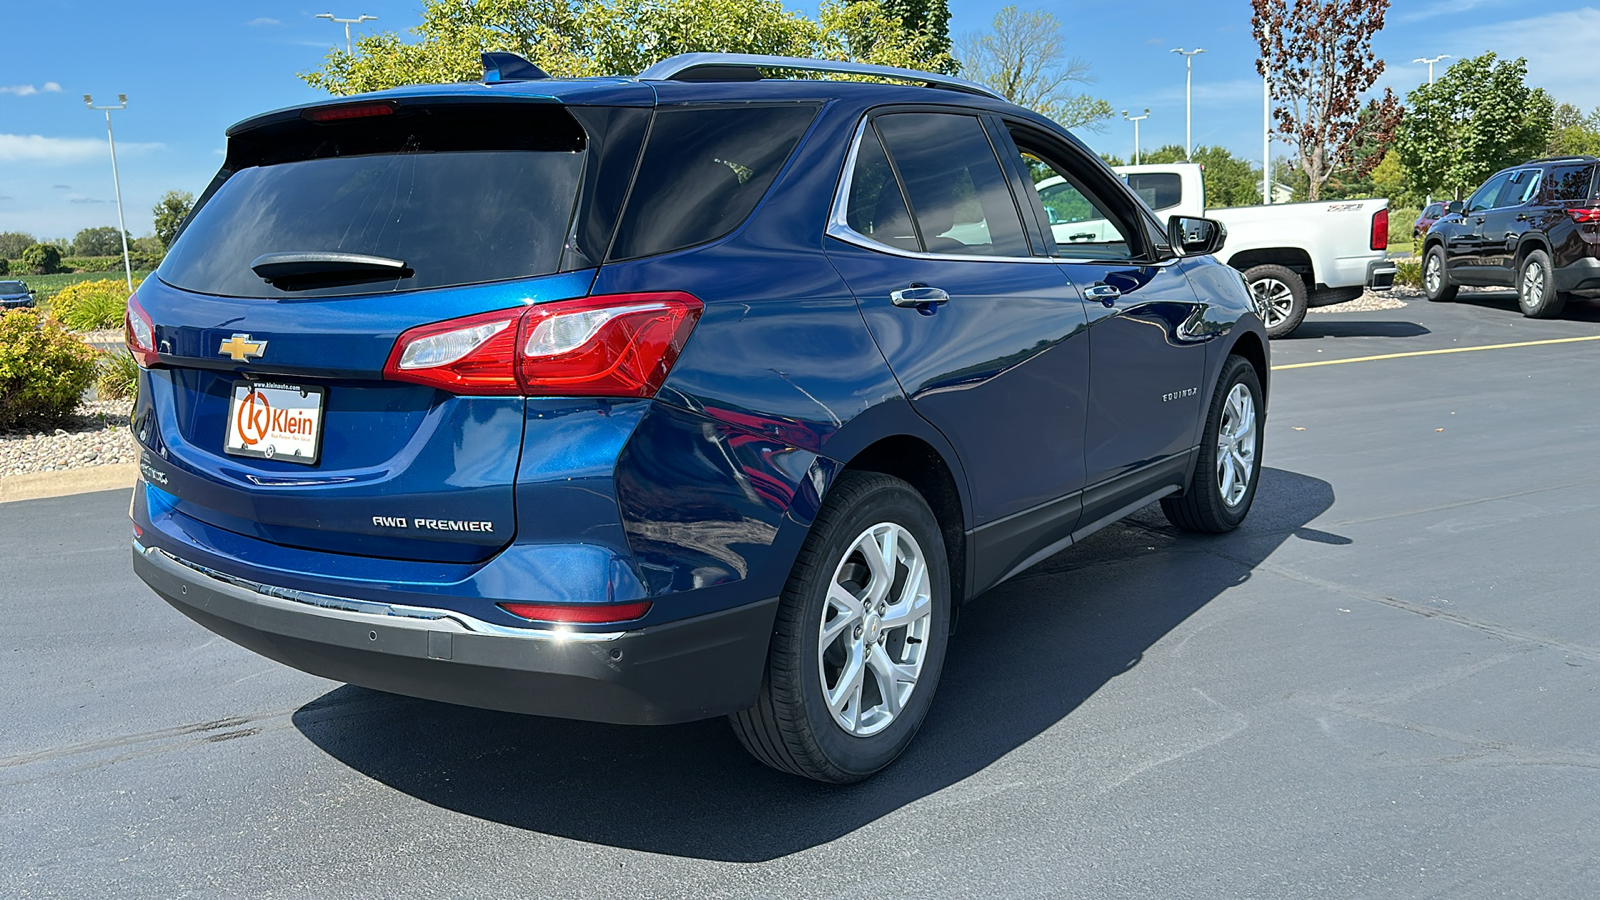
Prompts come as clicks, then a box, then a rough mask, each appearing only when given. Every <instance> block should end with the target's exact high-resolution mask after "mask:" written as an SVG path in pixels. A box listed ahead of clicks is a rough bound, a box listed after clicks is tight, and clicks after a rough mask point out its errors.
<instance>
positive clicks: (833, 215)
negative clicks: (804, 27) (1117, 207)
mask: <svg viewBox="0 0 1600 900" xmlns="http://www.w3.org/2000/svg"><path fill="white" fill-rule="evenodd" d="M908 111H909V110H908ZM928 114H929V115H935V116H941V115H944V116H948V115H957V116H972V117H973V118H978V117H979V113H978V112H977V111H975V110H974V111H970V112H969V111H966V110H961V111H951V112H929V113H928ZM874 115H875V113H871V112H869V113H867V114H866V115H864V116H862V117H861V124H859V125H857V126H856V133H855V137H854V138H852V139H851V141H850V152H849V153H848V154H847V155H846V156H845V161H844V172H843V174H842V175H840V177H839V183H838V186H837V187H835V188H834V192H833V207H832V209H831V211H830V212H829V214H828V227H827V230H826V234H827V236H828V237H831V238H835V239H837V240H841V241H844V242H845V243H847V244H853V245H855V246H857V247H860V248H862V249H863V250H872V251H875V252H878V253H885V254H888V255H889V256H898V257H901V258H903V259H926V260H935V261H940V262H997V263H998V262H1005V263H1044V264H1046V265H1057V264H1060V265H1111V266H1139V267H1161V266H1166V265H1170V264H1172V263H1173V262H1176V261H1177V259H1176V258H1174V259H1166V260H1161V261H1160V262H1135V261H1132V260H1126V259H1101V258H1098V257H1088V258H1081V259H1080V258H1076V257H1066V256H980V255H978V254H963V253H925V252H923V251H921V250H903V249H901V248H899V247H891V246H889V245H888V244H882V243H879V242H878V241H875V240H873V239H872V238H869V237H867V236H866V235H864V234H862V233H860V232H859V231H856V230H855V229H854V228H851V227H850V216H849V206H850V183H851V181H852V179H854V178H855V173H856V154H857V153H859V152H860V150H861V139H862V137H863V136H864V135H865V134H866V132H867V126H868V125H869V124H871V122H872V118H873V116H874ZM888 151H889V148H887V147H885V148H884V152H885V153H887V152H888ZM997 162H998V160H997ZM1007 190H1010V188H1009V186H1008V187H1007ZM1013 199H1015V198H1013ZM907 202H908V204H909V200H908V201H907ZM906 211H907V212H908V213H910V214H911V215H913V216H915V215H916V212H915V211H914V210H911V209H907V210H906ZM1057 246H1060V245H1059V244H1058V245H1057Z"/></svg>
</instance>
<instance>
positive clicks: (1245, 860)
mask: <svg viewBox="0 0 1600 900" xmlns="http://www.w3.org/2000/svg"><path fill="white" fill-rule="evenodd" d="M1591 337H1595V338H1600V302H1595V301H1591V302H1579V303H1574V304H1572V305H1570V306H1569V307H1568V313H1567V318H1565V319H1563V320H1558V321H1553V322H1535V321H1531V320H1527V319H1524V318H1522V317H1521V315H1520V314H1518V313H1517V311H1516V304H1515V300H1514V298H1513V297H1512V296H1511V295H1510V294H1509V293H1508V292H1500V293H1466V294H1463V296H1462V300H1461V301H1460V302H1458V303H1455V304H1450V305H1442V306H1439V305H1430V304H1428V303H1426V302H1425V301H1422V300H1420V299H1419V300H1415V301H1412V302H1411V303H1410V305H1408V306H1407V307H1406V308H1404V309H1395V310H1384V311H1379V312H1370V313H1355V314H1341V315H1311V316H1308V317H1307V320H1306V324H1305V325H1304V326H1302V328H1301V329H1300V331H1299V333H1298V334H1297V335H1296V336H1295V337H1293V338H1290V339H1287V340H1283V341H1279V342H1277V343H1276V344H1275V345H1274V347H1273V354H1274V360H1273V361H1274V363H1275V364H1276V365H1277V366H1279V367H1289V368H1280V369H1279V370H1278V371H1276V372H1274V374H1273V379H1272V388H1271V392H1272V395H1271V404H1270V416H1269V419H1268V425H1267V436H1266V450H1265V459H1266V464H1267V466H1268V469H1267V471H1266V472H1265V475H1264V479H1263V482H1262V489H1261V493H1260V495H1259V496H1258V497H1257V499H1256V505H1255V509H1254V510H1253V512H1252V514H1251V516H1250V519H1249V520H1248V521H1247V523H1246V524H1245V526H1244V527H1243V528H1242V529H1241V530H1240V531H1238V532H1236V533H1234V534H1232V535H1228V536H1224V537H1220V538H1203V537H1195V536H1191V535H1180V534H1179V533H1177V532H1176V531H1174V530H1173V529H1172V528H1170V527H1169V526H1168V525H1166V523H1165V521H1164V520H1163V519H1162V518H1161V516H1160V514H1159V512H1158V511H1156V510H1154V509H1153V508H1152V509H1150V510H1145V511H1144V512H1142V513H1140V514H1138V515H1137V516H1135V517H1134V518H1133V519H1132V520H1130V521H1128V522H1125V523H1122V524H1120V525H1118V526H1115V527H1112V528H1109V529H1107V530H1105V531H1102V532H1100V533H1099V534H1097V535H1096V536H1095V537H1094V538H1092V539H1091V540H1089V541H1087V542H1086V543H1084V544H1082V545H1080V546H1078V547H1075V548H1073V549H1071V550H1069V551H1067V552H1065V553H1063V554H1061V555H1059V556H1057V557H1055V558H1053V559H1051V560H1049V561H1047V562H1046V563H1044V564H1042V565H1040V566H1039V567H1037V568H1035V569H1034V570H1031V571H1030V572H1028V573H1026V574H1025V575H1023V576H1021V577H1019V578H1017V579H1014V580H1013V581H1011V582H1009V583H1007V584H1005V585H1003V586H1002V587H1001V588H999V589H997V590H995V591H994V592H992V593H990V594H989V595H987V596H986V597H984V598H982V599H981V600H979V601H978V602H977V603H976V604H975V605H973V606H970V607H968V608H967V610H966V611H965V612H964V614H963V616H962V619H961V622H960V629H959V633H958V634H957V635H956V637H955V638H954V639H953V641H952V644H951V650H950V656H949V661H948V663H947V668H946V671H945V675H944V680H943V683H942V684H941V686H940V692H939V699H938V701H937V702H936V703H935V704H934V707H933V711H932V713H931V715H930V717H929V719H928V722H927V724H926V725H925V727H924V729H923V731H922V734H921V735H920V736H919V738H918V740H917V742H916V743H915V744H914V745H913V747H912V749H911V751H910V752H909V754H908V755H907V756H905V757H904V758H902V759H901V760H900V761H899V762H898V763H897V764H896V765H895V766H894V767H893V768H892V769H891V770H890V771H888V772H887V773H885V774H884V775H882V776H880V777H878V778H876V779H874V780H872V781H870V782H868V783H866V784H864V785H859V786H855V787H849V788H832V787H824V786H820V785H815V784H811V783H807V782H802V781H799V780H797V779H794V778H791V777H787V776H783V775H780V774H778V773H776V772H772V771H770V770H767V769H765V768H764V767H762V766H761V765H760V764H758V763H756V762H754V761H753V760H751V759H750V758H748V757H747V756H746V755H745V753H744V751H743V750H741V749H740V747H739V745H738V743H737V742H736V741H735V739H734V738H733V736H732V734H731V733H730V732H729V730H728V728H727V726H726V724H725V723H723V722H722V721H720V720H717V721H710V722H703V723H698V724H693V725H685V726H675V727H670V728H658V729H630V728H621V727H612V726H602V725H592V724H584V723H575V722H565V721H557V720H546V719H535V718H522V717H517V716H512V715H504V714H499V713H491V712H482V711H477V710H469V709H463V708H456V707H450V706H445V705H440V704H433V703H428V702H424V701H416V700H409V699H404V698H398V697H391V696H386V695H383V694H378V693H375V692H371V691H366V690H362V689H358V688H352V687H348V686H342V685H339V684H335V683H332V682H328V681H324V680H321V679H317V678H314V677H311V676H308V675H302V674H300V673H298V672H295V671H292V670H289V669H286V668H283V667H281V666H279V665H277V664H275V663H271V662H269V661H267V660H265V659H261V658H259V657H256V656H254V655H252V654H250V653H248V652H247V651H244V650H241V649H239V648H237V647H235V646H233V645H231V644H229V643H227V642H226V641H224V640H222V639H220V638H216V637H213V636H212V635H210V634H209V633H208V632H206V631H204V630H202V629H201V628H200V627H199V626H197V625H194V624H193V623H191V622H189V621H188V620H187V619H185V618H183V617H182V616H180V615H179V614H177V613H176V612H174V611H173V610H171V609H170V608H168V607H167V606H166V605H165V604H164V603H162V602H161V601H160V600H158V599H157V598H156V597H155V596H154V595H153V594H151V593H150V592H149V591H148V590H147V589H145V588H144V586H143V585H142V584H141V583H139V582H138V581H137V580H136V579H135V578H134V577H133V575H132V574H131V572H130V570H129V565H128V546H127V544H128V526H127V522H126V518H125V514H126V508H127V502H128V496H127V492H125V491H114V492H107V493H100V494H86V495H79V496H74V497H63V498H57V499H51V500H34V501H26V502H22V503H13V504H6V505H0V546H3V547H4V548H5V552H6V563H5V570H4V575H3V577H0V604H3V608H4V616H3V618H0V622H3V624H0V634H3V638H0V652H3V656H0V685H3V686H4V688H5V689H4V690H3V691H0V710H3V713H0V723H3V727H0V896H19V897H74V898H77V897H100V896H116V897H163V898H165V897H188V896H194V897H214V896H228V897H232V896H239V897H245V896H248V897H285V898H308V897H354V896H363V897H364V896H383V897H412V896H415V897H502V896H503V897H543V896H551V897H557V896H559V897H591V896H592V897H619V896H624V897H631V896H638V897H695V898H709V897H755V896H781V897H785V898H797V897H811V896H815V897H840V896H872V897H1029V898H1039V897H1164V898H1176V897H1312V896H1328V897H1341V898H1343V897H1438V898H1461V897H1491V896H1494V897H1499V896H1517V897H1539V898H1553V897H1592V896H1595V891H1596V887H1595V885H1596V884H1600V857H1597V853H1596V849H1597V848H1600V615H1596V610H1597V604H1596V594H1597V591H1596V580H1597V579H1596V575H1597V566H1596V550H1595V547H1596V537H1595V535H1596V534H1597V532H1600V468H1597V467H1596V465H1595V462H1594V460H1595V458H1596V455H1597V452H1600V402H1597V400H1600V388H1597V385H1600V340H1594V341H1589V340H1581V341H1573V340H1569V339H1572V338H1591ZM1529 342H1539V343H1532V344H1531V345H1528V346H1520V347H1507V348H1501V349H1487V350H1474V351H1471V352H1449V353H1431V352H1429V351H1440V350H1449V351H1458V350H1460V349H1462V348H1468V347H1483V346H1493V345H1502V344H1527V343H1529ZM1551 342H1555V343H1551ZM1418 353H1421V354H1423V355H1407V356H1399V357H1395V358H1388V359H1367V360H1366V361H1361V362H1349V363H1340V364H1334V365H1321V364H1322V363H1329V362H1333V361H1336V360H1349V359H1362V358H1366V357H1372V356H1389V355H1391V354H1418ZM1307 363H1314V364H1319V365H1303V364H1307Z"/></svg>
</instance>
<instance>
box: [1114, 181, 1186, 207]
mask: <svg viewBox="0 0 1600 900" xmlns="http://www.w3.org/2000/svg"><path fill="white" fill-rule="evenodd" d="M1125 180H1126V181H1127V182H1128V187H1129V188H1132V189H1133V192H1134V193H1135V194H1138V195H1139V199H1140V200H1143V201H1144V202H1145V203H1146V204H1147V205H1148V206H1149V207H1150V208H1151V209H1166V208H1167V207H1169V206H1177V205H1178V203H1179V201H1181V200H1182V199H1183V178H1182V177H1181V176H1179V175H1178V174H1176V173H1174V172H1137V173H1134V174H1131V175H1128V176H1127V177H1126V179H1125Z"/></svg>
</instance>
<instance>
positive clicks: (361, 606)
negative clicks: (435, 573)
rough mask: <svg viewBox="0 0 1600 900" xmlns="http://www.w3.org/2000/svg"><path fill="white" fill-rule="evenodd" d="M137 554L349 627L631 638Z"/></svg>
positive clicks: (137, 546) (139, 549)
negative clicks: (504, 620) (291, 584)
mask: <svg viewBox="0 0 1600 900" xmlns="http://www.w3.org/2000/svg"><path fill="white" fill-rule="evenodd" d="M133 549H134V552H135V553H139V554H142V555H143V556H144V557H145V558H147V559H151V560H160V561H170V562H171V563H173V564H176V565H179V566H182V567H184V568H186V569H188V570H190V571H192V572H194V573H196V574H198V575H200V576H202V577H204V578H208V579H210V580H212V581H216V582H220V583H222V584H225V585H228V586H230V587H234V588H239V589H243V590H246V591H250V592H253V593H255V594H257V595H259V599H256V598H251V601H252V602H255V603H260V604H262V605H265V606H276V607H279V608H289V609H296V608H299V609H300V611H301V612H307V613H312V614H314V615H320V616H326V617H328V618H333V619H343V620H345V621H350V622H366V623H369V624H375V625H386V626H389V627H393V628H407V629H412V630H415V631H449V632H455V633H458V634H489V635H494V636H496V637H507V638H518V639H521V640H530V641H556V642H560V643H604V642H607V641H614V640H617V639H618V638H621V637H622V636H623V635H624V634H626V633H627V632H625V631H607V632H592V631H570V630H566V629H561V628H511V627H508V626H505V625H495V624H493V623H492V622H485V621H483V620H482V619H476V618H473V617H472V616H469V615H467V614H465V613H460V612H456V611H455V610H449V609H433V608H431V607H426V606H402V605H399V604H394V603H378V602H375V601H371V600H355V599H352V598H349V597H334V596H331V595H328V594H316V593H312V592H310V591H297V590H294V589H292V588H283V587H275V586H273V585H270V584H262V583H260V582H258V581H250V580H249V579H246V578H240V577H238V576H235V575H229V574H227V573H226V572H218V571H217V570H216V569H212V568H209V567H207V566H202V565H200V564H199V563H192V562H189V561H188V560H186V559H181V558H179V557H177V556H173V555H172V554H171V553H168V552H167V551H165V550H162V549H160V548H158V547H146V546H144V545H143V544H141V543H140V542H139V541H137V540H136V541H134V542H133ZM303 607H312V609H304V608H303Z"/></svg>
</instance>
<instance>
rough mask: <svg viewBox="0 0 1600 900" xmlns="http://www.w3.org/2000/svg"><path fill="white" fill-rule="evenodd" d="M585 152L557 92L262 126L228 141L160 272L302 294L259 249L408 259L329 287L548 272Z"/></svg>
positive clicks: (226, 287)
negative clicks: (540, 99) (269, 278)
mask: <svg viewBox="0 0 1600 900" xmlns="http://www.w3.org/2000/svg"><path fill="white" fill-rule="evenodd" d="M584 155H585V136H584V132H583V130H582V129H581V128H580V127H579V126H578V124H577V122H575V121H574V120H573V118H572V116H571V115H570V114H568V113H567V112H566V111H565V110H563V109H561V108H559V107H554V106H549V105H535V104H481V103H480V104H459V105H455V106H442V107H432V108H419V109H406V108H404V107H401V108H399V109H398V110H397V111H396V112H395V113H393V114H386V115H379V116H371V117H367V118H357V119H351V120H345V121H338V122H333V123H326V124H324V123H313V122H305V121H302V120H295V121H292V122H287V123H279V124H276V125H269V126H264V127H262V128H260V129H256V130H254V131H251V132H246V133H244V134H242V135H238V136H236V137H235V138H234V139H233V141H232V142H230V145H229V157H228V162H227V163H226V164H225V167H224V175H225V176H226V177H225V179H224V180H222V182H221V184H220V186H218V187H217V188H216V189H215V192H214V193H213V194H212V195H211V196H210V197H209V198H208V199H207V200H206V202H205V203H204V205H203V206H201V207H200V209H199V210H198V211H197V212H196V213H195V214H194V218H193V219H191V220H190V222H189V223H188V225H187V227H186V228H185V229H184V231H183V233H182V235H181V236H180V238H179V239H178V241H177V242H176V244H175V246H174V247H173V248H172V251H171V252H170V253H169V254H168V255H167V257H166V259H165V261H164V262H163V264H162V266H161V270H160V277H161V279H162V280H163V281H166V282H168V283H170V284H173V285H175V286H177V287H180V288H184V289H186V290H192V291H198V292H201V293H208V294H220V295H224V296H234V297H264V298H265V297H289V296H296V293H295V292H293V291H286V290H281V289H279V288H277V287H274V286H272V285H270V284H268V283H267V282H266V281H264V280H263V279H262V278H261V277H260V276H259V275H257V274H256V273H255V272H254V271H253V270H252V269H251V264H252V262H253V261H254V260H256V258H257V257H260V256H262V255H263V254H268V253H286V252H311V253H318V252H337V253H353V254H363V255H369V256H379V257H386V258H389V259H397V260H402V261H404V263H405V268H406V270H407V271H408V272H409V273H410V274H408V275H405V276H404V277H399V278H396V277H393V276H386V277H385V279H384V280H382V281H361V282H358V283H353V284H342V285H336V286H327V285H320V286H317V287H316V293H317V294H319V295H328V294H356V293H374V292H381V291H400V290H418V289H422V288H434V287H445V286H449V285H460V284H473V283H478V282H485V281H498V280H504V279H510V278H522V277H528V276H534V275H545V274H549V273H552V272H555V271H557V269H558V267H559V266H560V262H561V252H562V248H563V246H564V245H565V243H566V238H567V235H568V233H569V230H570V227H571V221H572V216H573V207H574V205H575V202H576V198H577V194H578V179H579V176H580V174H581V172H582V170H583V163H584ZM230 169H231V170H233V171H232V172H231V174H229V170H230Z"/></svg>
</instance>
